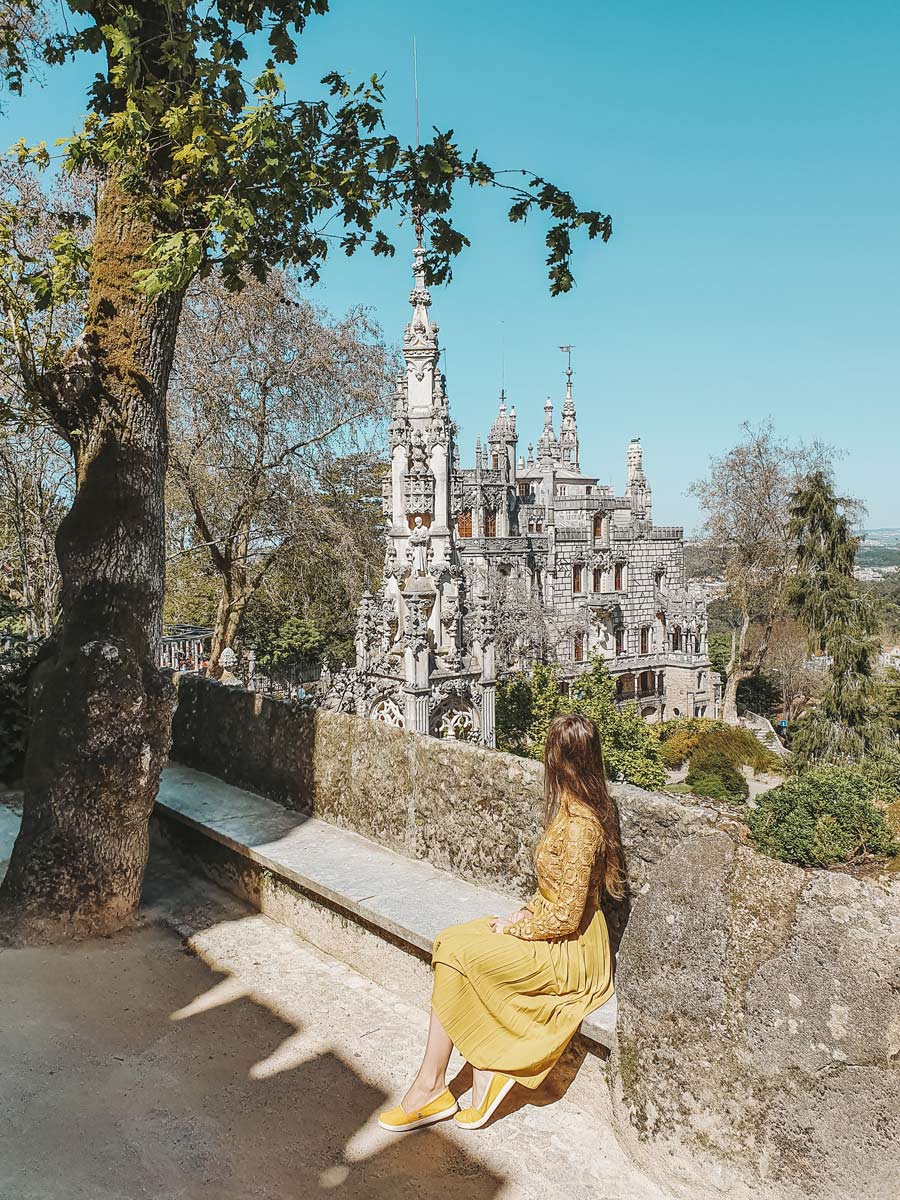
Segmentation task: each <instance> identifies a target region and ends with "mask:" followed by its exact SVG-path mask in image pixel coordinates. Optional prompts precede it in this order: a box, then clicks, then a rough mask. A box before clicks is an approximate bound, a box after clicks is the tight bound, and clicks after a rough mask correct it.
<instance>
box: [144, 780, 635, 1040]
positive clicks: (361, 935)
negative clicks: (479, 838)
mask: <svg viewBox="0 0 900 1200" xmlns="http://www.w3.org/2000/svg"><path fill="white" fill-rule="evenodd" d="M155 828H156V831H157V832H158V833H159V834H161V835H162V837H163V838H164V839H165V840H166V841H168V842H169V843H171V844H173V845H174V846H175V847H176V848H177V849H178V850H179V851H180V852H181V853H183V854H187V855H188V856H189V857H190V858H191V859H192V860H193V861H194V863H195V864H196V865H197V867H199V868H200V869H201V870H202V871H203V872H204V873H205V874H206V875H208V876H209V877H210V878H212V879H213V880H215V881H216V882H217V883H219V884H221V885H222V886H223V887H225V888H227V889H228V890H229V891H232V892H234V893H236V894H238V895H240V896H242V897H243V898H245V899H247V900H249V901H250V903H251V904H253V905H254V907H256V908H258V909H259V910H260V911H262V912H264V913H266V914H267V915H268V916H270V917H272V919H274V920H277V921H280V922H281V923H283V924H285V925H287V926H289V927H290V928H292V929H293V930H294V931H295V932H297V933H298V934H299V935H300V936H302V937H304V938H306V939H307V940H308V941H310V942H312V943H313V944H314V945H316V946H318V947H319V948H320V949H321V950H323V951H325V952H326V953H327V954H329V955H332V956H333V957H335V958H339V959H341V960H343V961H345V962H347V963H348V964H349V965H351V966H353V967H355V968H356V969H357V970H358V971H360V973H361V974H363V975H366V976H368V977H369V978H371V979H374V980H375V981H376V982H378V983H381V984H382V985H384V986H386V987H388V988H390V989H391V990H393V991H395V992H398V993H399V994H400V995H402V996H404V997H406V998H408V999H410V1000H413V1001H414V1002H416V1003H418V1004H420V1005H421V1006H427V1003H428V996H429V994H430V987H431V969H430V957H431V947H432V943H433V941H434V938H435V936H436V934H437V933H438V932H439V931H440V930H441V929H443V928H445V927H446V926H447V925H453V924H457V923H459V922H461V921H468V920H471V919H472V918H474V917H481V916H485V915H494V914H507V913H508V912H509V911H510V909H511V908H513V907H514V906H515V905H514V902H512V901H510V899H509V897H508V896H501V895H499V894H498V893H497V892H493V891H489V890H488V889H486V888H482V887H476V886H475V885H473V884H471V883H466V882H465V881H463V880H461V879H457V878H456V877H455V876H454V875H451V874H450V873H449V872H446V871H440V870H438V869H437V868H435V867H433V866H431V864H430V863H427V862H423V861H421V860H417V859H412V858H407V857H406V856H404V855H402V854H397V853H395V852H393V851H391V850H388V849H386V848H385V847H383V846H380V845H378V843H376V842H373V841H371V840H370V839H368V838H365V837H362V836H361V835H360V834H358V833H354V832H352V831H350V830H346V829H341V828H339V827H338V826H336V825H331V824H329V823H327V822H325V821H321V820H318V819H316V818H315V817H307V816H305V815H304V814H302V813H297V812H293V811H291V810H289V809H287V808H284V807H283V806H282V805H280V804H277V803H275V802H274V801H272V800H268V799H266V798H265V797H263V796H258V795H255V794H254V793H252V792H247V791H244V790H242V789H241V788H237V787H233V786H232V785H231V784H228V783H224V782H223V781H222V780H220V779H216V778H215V777H214V776H211V775H206V774H203V773H202V772H200V771H195V770H192V769H191V768H189V767H184V766H180V765H179V764H176V763H171V764H170V765H169V766H168V767H166V769H165V771H164V772H163V777H162V783H161V785H160V790H159V795H158V797H157V802H156V810H155ZM615 1030H616V1000H615V997H613V998H612V999H611V1000H609V1001H608V1002H607V1003H606V1004H604V1005H603V1006H602V1008H599V1009H597V1010H596V1011H595V1012H593V1013H590V1014H589V1015H588V1017H587V1018H586V1019H585V1020H584V1022H583V1023H582V1026H581V1030H580V1033H581V1036H582V1037H583V1038H584V1039H585V1041H586V1042H587V1043H589V1047H588V1048H593V1049H600V1048H602V1050H603V1052H604V1053H605V1052H606V1051H608V1050H609V1049H611V1048H612V1047H613V1045H614V1043H615Z"/></svg>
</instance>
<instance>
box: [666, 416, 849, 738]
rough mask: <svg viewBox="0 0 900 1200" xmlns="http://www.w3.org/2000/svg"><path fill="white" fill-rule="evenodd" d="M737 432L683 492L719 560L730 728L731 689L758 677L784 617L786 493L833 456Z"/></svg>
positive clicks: (790, 558) (788, 551) (763, 430)
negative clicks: (727, 631)
mask: <svg viewBox="0 0 900 1200" xmlns="http://www.w3.org/2000/svg"><path fill="white" fill-rule="evenodd" d="M742 428H743V432H744V438H743V440H742V441H741V442H739V443H738V444H737V445H736V446H735V447H733V449H731V450H729V451H728V452H727V453H726V454H724V455H723V456H722V457H721V458H714V459H713V460H712V461H711V462H710V469H709V473H708V475H707V476H706V478H705V479H701V480H698V481H697V482H696V483H694V484H692V485H691V487H690V489H689V490H690V492H691V494H692V495H694V496H696V497H697V499H698V501H699V503H700V506H701V508H702V509H703V511H704V513H705V521H704V525H703V534H704V537H705V539H706V541H708V542H709V543H710V544H711V548H714V549H718V550H720V551H722V552H723V553H724V556H725V565H724V573H725V581H726V583H727V586H728V593H727V599H728V601H729V603H730V605H731V607H732V610H733V611H734V613H735V617H736V622H735V627H734V628H733V629H732V633H731V653H730V656H729V660H728V666H727V669H726V683H725V695H724V703H723V713H722V715H723V717H724V719H725V720H726V721H729V722H731V723H733V724H736V723H737V719H738V716H737V690H738V686H739V684H740V683H741V681H742V680H744V679H751V678H752V677H753V676H754V675H757V674H759V672H760V670H761V668H762V665H763V663H764V661H765V658H766V653H767V650H768V646H769V640H770V637H771V634H772V629H773V626H774V624H775V622H776V620H777V619H778V618H779V617H780V616H782V615H783V614H784V613H785V612H786V607H787V592H788V585H789V582H790V579H791V577H792V574H793V571H794V544H793V539H792V538H791V536H790V532H789V528H788V526H789V521H790V512H789V508H790V499H791V496H792V494H793V492H794V491H795V489H796V488H797V487H798V485H799V484H800V482H801V481H802V480H803V479H804V478H805V477H806V476H807V475H808V474H809V472H810V471H812V470H814V469H816V468H820V467H823V466H826V467H827V466H829V465H830V464H831V462H832V461H833V458H834V452H833V451H832V450H831V449H830V448H829V447H827V446H825V445H823V444H822V443H820V442H813V443H811V444H809V445H804V444H802V443H798V444H792V443H790V442H788V441H786V440H785V439H783V438H779V437H777V436H776V434H775V431H774V429H773V428H772V426H771V425H770V424H765V425H761V426H759V427H758V428H753V427H752V426H750V425H748V424H745V425H744V426H743V427H742ZM754 625H756V626H757V627H758V628H757V629H756V630H754V631H753V632H752V633H751V630H752V627H753V626H754Z"/></svg>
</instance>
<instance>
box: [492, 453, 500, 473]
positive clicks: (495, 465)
mask: <svg viewBox="0 0 900 1200" xmlns="http://www.w3.org/2000/svg"><path fill="white" fill-rule="evenodd" d="M491 470H492V471H499V470H500V455H499V454H492V455H491Z"/></svg>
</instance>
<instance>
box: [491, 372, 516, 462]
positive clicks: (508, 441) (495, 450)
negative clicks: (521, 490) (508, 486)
mask: <svg viewBox="0 0 900 1200" xmlns="http://www.w3.org/2000/svg"><path fill="white" fill-rule="evenodd" d="M518 440H519V437H518V434H517V433H516V410H515V409H514V408H511V409H510V410H509V412H507V411H506V392H505V391H501V392H500V408H499V410H498V412H497V419H496V420H495V421H494V424H493V425H492V426H491V432H490V434H489V435H488V446H489V447H490V464H491V468H492V470H494V471H498V470H504V460H505V461H506V463H508V465H509V473H508V475H507V478H508V479H509V480H510V481H511V482H515V478H516V444H517V442H518Z"/></svg>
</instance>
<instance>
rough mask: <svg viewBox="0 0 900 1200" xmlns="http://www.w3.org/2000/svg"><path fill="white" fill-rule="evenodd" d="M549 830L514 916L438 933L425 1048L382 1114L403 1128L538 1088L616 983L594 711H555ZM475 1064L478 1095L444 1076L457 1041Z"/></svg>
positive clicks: (485, 1112) (621, 881) (478, 1111)
mask: <svg viewBox="0 0 900 1200" xmlns="http://www.w3.org/2000/svg"><path fill="white" fill-rule="evenodd" d="M544 799H545V812H544V823H545V831H544V835H543V837H542V838H541V840H540V841H539V842H538V844H537V848H536V850H535V856H534V861H535V868H536V871H537V878H538V890H537V891H536V892H535V894H534V896H532V898H531V899H530V900H529V901H528V903H527V905H526V906H525V907H524V908H522V909H520V910H519V911H518V912H516V913H514V914H513V915H512V916H511V917H509V918H506V919H504V918H500V917H493V918H492V917H482V918H479V919H478V920H475V921H467V922H466V923H465V924H463V925H451V926H450V927H449V928H448V929H445V930H443V932H442V933H440V934H438V936H437V938H436V939H435V942H434V951H433V956H432V962H433V965H434V990H433V992H432V998H431V1020H430V1023H429V1027H428V1040H427V1043H426V1046H425V1057H424V1058H423V1060H422V1065H421V1067H420V1068H419V1071H418V1074H417V1075H416V1077H415V1079H414V1080H413V1082H412V1085H411V1086H410V1088H409V1090H408V1091H407V1093H406V1095H405V1096H404V1097H403V1100H402V1101H401V1103H400V1105H399V1106H398V1107H397V1108H394V1109H391V1110H390V1111H389V1112H385V1113H382V1114H381V1116H380V1117H379V1121H378V1123H379V1125H381V1126H382V1128H384V1129H390V1130H393V1131H397V1132H399V1131H403V1130H408V1129H418V1128H421V1127H422V1126H424V1125H431V1124H434V1122H436V1121H441V1120H444V1119H445V1118H446V1117H450V1116H453V1115H454V1114H455V1119H456V1122H457V1124H458V1125H460V1126H462V1127H463V1128H464V1129H479V1128H480V1127H481V1126H482V1125H484V1124H485V1123H486V1122H487V1121H488V1120H489V1119H490V1117H491V1115H492V1114H493V1113H494V1111H495V1110H496V1108H497V1107H498V1105H499V1104H500V1102H501V1101H502V1100H503V1098H504V1096H505V1095H506V1094H507V1092H509V1090H510V1089H511V1088H512V1087H514V1086H515V1084H517V1083H520V1084H522V1085H523V1086H524V1087H527V1088H536V1087H538V1086H539V1085H540V1084H541V1083H542V1082H543V1080H544V1078H545V1077H546V1075H547V1073H548V1072H549V1071H550V1069H551V1067H552V1066H553V1065H554V1063H555V1062H556V1060H557V1059H558V1058H559V1056H560V1055H561V1054H562V1052H563V1050H564V1049H565V1047H566V1045H567V1043H568V1042H569V1040H570V1038H571V1037H572V1035H573V1034H574V1033H575V1032H576V1030H577V1029H578V1027H579V1025H580V1024H581V1021H582V1019H583V1018H584V1017H585V1016H586V1014H587V1013H589V1012H591V1010H592V1009H595V1008H598V1007H599V1006H600V1005H601V1004H603V1003H605V1001H606V1000H608V999H609V998H610V996H611V995H612V993H613V975H612V957H611V954H610V947H609V935H608V932H607V928H606V920H605V918H604V916H603V913H602V911H601V909H600V898H601V895H602V894H604V893H605V894H606V895H608V896H610V897H612V898H614V899H620V898H621V897H622V896H623V895H624V892H625V869H624V859H623V854H622V845H621V840H620V836H619V820H618V813H617V811H616V806H615V802H614V801H613V800H612V798H611V797H610V795H609V792H608V791H607V787H606V775H605V773H604V770H603V757H602V754H601V751H600V738H599V735H598V733H597V727H596V726H595V725H594V723H593V721H590V720H589V719H588V718H587V717H581V716H571V715H570V716H563V717H557V718H556V720H555V721H553V722H552V724H551V725H550V729H549V732H548V734H547V742H546V746H545V750H544ZM454 1045H455V1046H456V1048H457V1049H458V1050H459V1052H460V1054H462V1055H463V1057H464V1058H466V1059H467V1060H468V1061H469V1063H471V1065H472V1080H473V1083H472V1104H471V1106H470V1107H469V1108H466V1109H464V1110H463V1111H462V1112H458V1111H457V1110H458V1107H459V1106H458V1104H457V1101H456V1098H455V1097H454V1096H453V1094H452V1093H451V1092H450V1091H449V1089H448V1088H447V1085H446V1079H445V1076H446V1071H447V1066H448V1064H449V1062H450V1054H451V1051H452V1049H453V1047H454Z"/></svg>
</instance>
